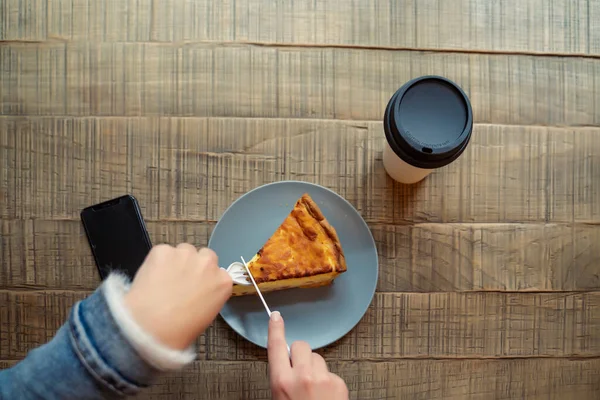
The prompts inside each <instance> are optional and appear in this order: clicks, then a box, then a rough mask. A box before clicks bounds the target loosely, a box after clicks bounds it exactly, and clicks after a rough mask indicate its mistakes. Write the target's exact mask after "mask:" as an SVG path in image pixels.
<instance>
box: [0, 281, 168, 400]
mask: <svg viewBox="0 0 600 400" xmlns="http://www.w3.org/2000/svg"><path fill="white" fill-rule="evenodd" d="M158 374H159V371H158V370H157V369H155V368H153V367H152V366H150V365H149V364H148V363H147V362H146V361H144V360H143V359H142V358H141V357H140V356H139V355H138V353H137V352H136V351H135V349H134V348H133V347H132V346H131V345H130V343H129V342H128V340H127V338H126V337H125V336H123V333H122V332H121V330H120V329H119V326H118V325H117V323H116V322H115V319H114V318H113V316H112V314H111V312H110V309H109V307H108V304H107V302H106V298H105V296H104V294H103V291H102V286H101V287H100V288H99V289H98V290H96V291H95V292H94V293H93V294H92V295H91V296H90V297H88V298H87V299H85V300H83V301H81V302H79V303H77V304H76V305H75V306H74V307H73V309H72V310H71V313H70V315H69V320H68V321H67V322H66V323H65V324H64V325H63V326H62V327H61V328H60V329H59V330H58V332H57V334H56V336H55V337H54V338H53V339H52V340H51V341H50V342H49V343H47V344H45V345H43V346H41V347H39V348H37V349H35V350H32V351H31V352H29V354H28V355H27V357H26V358H25V359H24V360H23V361H21V362H20V363H18V364H16V365H15V366H13V367H12V368H9V369H6V370H3V371H0V399H2V400H9V399H22V400H28V399H51V400H52V399H82V400H85V399H119V398H123V397H125V396H127V395H133V394H136V393H137V392H139V391H140V389H142V388H144V387H147V386H148V385H149V384H150V383H151V382H152V381H153V380H154V379H155V378H156V377H157V375H158Z"/></svg>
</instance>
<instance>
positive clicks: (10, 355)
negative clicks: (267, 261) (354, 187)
mask: <svg viewBox="0 0 600 400" xmlns="http://www.w3.org/2000/svg"><path fill="white" fill-rule="evenodd" d="M85 294H86V292H63V291H36V292H31V291H27V292H15V291H0V329H2V331H1V334H0V358H1V359H20V358H22V357H24V356H25V354H26V353H27V351H28V350H30V349H32V348H34V347H36V346H38V345H40V344H42V343H45V342H46V341H47V340H49V339H50V338H51V337H52V335H53V334H54V333H55V331H56V330H57V329H58V328H59V327H60V325H61V324H62V323H63V321H64V320H65V319H66V316H67V312H68V308H69V307H70V306H71V305H72V304H74V303H75V302H76V301H77V300H79V299H81V298H82V297H83V296H85ZM198 351H199V357H201V358H205V357H206V358H208V359H213V360H264V359H265V357H266V353H265V351H264V350H262V349H259V348H257V347H256V346H255V345H253V344H251V343H249V342H247V341H245V340H244V339H242V338H241V337H239V336H238V335H237V334H236V333H234V332H233V331H232V330H231V329H230V328H229V327H228V326H227V325H226V324H225V323H224V322H223V321H222V320H221V319H220V318H219V319H217V321H216V322H215V323H214V324H213V325H212V326H211V327H210V328H209V329H208V330H207V332H206V333H205V334H204V335H203V336H202V337H201V338H200V339H199V350H198ZM321 353H323V354H324V355H325V356H326V357H327V358H329V359H338V360H340V359H341V360H386V359H396V358H464V357H469V358H498V357H499V358H503V357H596V356H598V355H600V292H585V293H559V294H549V293H545V294H532V293H500V292H487V293H485V292H480V293H425V294H421V293H411V294H403V293H378V294H376V295H375V298H374V300H373V303H372V304H371V306H370V307H369V310H368V311H367V313H366V314H365V316H364V317H363V319H362V321H361V322H360V323H359V324H358V325H357V326H356V327H355V328H354V330H352V331H351V332H350V333H349V334H348V335H346V336H345V337H344V338H342V339H341V340H340V341H338V342H337V343H335V344H333V345H332V346H330V347H329V348H327V349H324V350H322V351H321Z"/></svg>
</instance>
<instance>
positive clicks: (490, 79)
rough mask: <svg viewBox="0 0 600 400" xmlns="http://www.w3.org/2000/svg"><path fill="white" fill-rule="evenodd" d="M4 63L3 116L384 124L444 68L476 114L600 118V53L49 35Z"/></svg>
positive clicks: (517, 118)
mask: <svg viewBox="0 0 600 400" xmlns="http://www.w3.org/2000/svg"><path fill="white" fill-rule="evenodd" d="M0 68H2V70H3V71H5V73H3V74H2V76H1V77H0V92H2V94H3V95H2V98H0V100H1V102H0V113H2V114H28V115H32V114H34V115H35V114H43V115H105V116H107V115H168V116H224V117H281V118H294V117H298V118H335V119H355V120H381V117H382V115H383V111H384V109H385V105H386V104H387V102H388V100H389V98H390V96H391V95H392V94H393V93H394V92H395V91H396V89H398V87H400V86H401V85H402V84H403V83H404V82H406V81H408V80H409V79H411V78H413V77H416V76H420V75H426V74H439V75H444V76H447V77H448V78H450V79H453V80H454V81H456V82H457V83H458V84H459V85H461V86H462V87H463V88H464V89H465V91H466V92H467V93H468V94H469V97H470V99H471V102H472V104H473V111H474V118H475V121H476V122H480V123H498V124H521V125H525V124H529V125H530V124H539V125H598V124H600V114H599V113H597V112H596V111H597V110H598V105H599V104H600V80H599V79H597V78H596V76H599V75H600V59H585V58H559V57H534V56H529V55H487V54H463V53H431V52H419V51H404V50H402V51H387V50H361V49H351V48H302V47H295V48H289V47H283V48H280V47H265V46H254V45H230V46H223V45H214V44H159V43H152V44H139V43H138V44H132V43H67V44H64V43H57V42H52V43H30V44H24V43H21V44H19V43H10V44H8V45H3V46H0ZM548 82H552V85H549V84H547V83H548Z"/></svg>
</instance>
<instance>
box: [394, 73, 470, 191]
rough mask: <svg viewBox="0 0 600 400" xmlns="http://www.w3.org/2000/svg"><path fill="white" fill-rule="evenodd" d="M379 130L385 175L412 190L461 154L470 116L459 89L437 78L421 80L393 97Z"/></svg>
mask: <svg viewBox="0 0 600 400" xmlns="http://www.w3.org/2000/svg"><path fill="white" fill-rule="evenodd" d="M383 128H384V130H385V137H386V140H387V143H386V146H385V149H384V151H383V165H384V167H385V170H386V172H387V173H388V175H390V176H391V177H392V178H393V179H394V180H396V181H398V182H401V183H406V184H411V183H416V182H419V181H420V180H422V179H424V178H425V177H426V176H427V175H429V174H430V173H432V172H433V171H435V170H436V169H438V168H441V167H444V166H446V165H448V164H450V163H451V162H452V161H454V160H456V159H457V158H458V157H459V156H460V155H461V154H462V152H463V151H464V150H465V148H466V147H467V145H468V144H469V140H470V139H471V132H472V131H473V111H472V110H471V103H470V102H469V98H468V97H467V95H466V94H465V92H464V91H463V90H462V89H461V88H460V87H459V86H458V85H457V84H455V83H454V82H452V81H450V80H449V79H446V78H443V77H441V76H422V77H420V78H416V79H413V80H411V81H410V82H407V83H406V84H404V85H403V86H402V87H401V88H400V89H398V91H397V92H396V93H394V95H393V96H392V98H391V99H390V101H389V103H388V105H387V107H386V110H385V115H384V118H383Z"/></svg>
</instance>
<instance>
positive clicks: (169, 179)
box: [0, 0, 600, 400]
mask: <svg viewBox="0 0 600 400" xmlns="http://www.w3.org/2000/svg"><path fill="white" fill-rule="evenodd" d="M0 40H2V41H1V42H0V114H2V115H1V116H0V203H1V205H2V206H1V207H0V218H1V220H0V229H1V236H2V237H1V247H0V258H1V267H0V289H1V290H0V360H3V361H1V364H0V365H1V366H8V365H11V364H14V363H15V362H17V361H18V360H20V359H22V358H23V357H24V356H25V355H26V353H27V351H28V350H30V349H32V348H34V347H36V346H38V345H40V344H42V343H45V342H46V341H48V340H49V339H50V338H51V337H52V336H53V334H54V333H55V331H56V330H57V328H58V327H59V326H60V325H61V324H62V323H63V321H64V320H65V318H66V317H67V313H68V310H69V308H70V307H71V306H72V305H73V303H74V302H75V301H77V300H79V299H82V298H84V297H85V296H86V295H88V294H89V293H90V292H91V291H92V290H94V288H96V287H97V285H98V284H99V282H100V279H99V277H98V274H97V271H96V268H95V266H94V262H93V260H92V257H91V254H90V251H89V248H88V245H87V242H86V239H85V236H84V233H83V230H82V227H81V224H80V222H79V219H78V217H79V212H80V210H81V209H82V208H83V207H84V206H86V205H89V204H93V203H95V202H98V201H101V200H104V199H108V198H111V197H114V196H117V195H120V194H123V193H131V194H133V195H135V196H136V197H137V198H138V200H139V201H140V203H141V206H142V208H143V214H144V216H145V218H146V220H147V221H148V227H149V231H150V234H151V237H152V239H153V241H154V242H155V243H159V242H168V243H172V244H175V243H177V242H180V241H189V242H192V243H194V244H196V245H198V246H201V245H205V244H206V243H207V240H208V238H209V235H210V233H211V230H212V228H213V227H214V225H215V222H216V221H217V220H218V219H219V217H220V216H221V214H222V213H223V211H224V210H225V208H226V207H227V206H228V205H229V204H231V202H232V201H234V200H235V199H236V198H238V197H239V196H240V195H242V194H243V193H245V192H246V191H248V190H249V189H252V188H254V187H257V186H259V185H262V184H264V183H268V182H273V181H278V180H284V179H296V180H304V181H310V182H316V183H319V184H321V185H324V186H327V187H329V188H331V189H333V190H335V191H336V192H338V193H339V194H341V195H342V196H344V197H345V198H346V199H348V200H349V201H350V202H351V203H352V204H353V205H354V206H355V207H356V208H357V209H358V210H359V211H360V213H361V214H362V216H363V217H364V218H365V220H366V221H367V222H368V224H369V226H370V227H371V229H372V232H373V235H374V237H375V239H376V241H377V247H378V251H379V255H380V264H381V265H380V279H379V285H378V292H377V294H376V296H375V298H374V300H373V303H372V305H371V307H370V309H369V311H368V312H367V314H366V315H365V317H364V318H363V320H362V321H361V322H360V324H359V325H358V326H357V327H356V328H355V329H354V330H353V331H352V332H351V333H350V334H348V335H347V336H346V337H344V338H343V339H342V340H340V341H339V342H338V343H336V344H334V345H332V346H331V347H329V348H327V349H324V350H322V351H321V354H323V355H324V356H325V357H326V358H327V360H328V362H329V363H330V366H331V368H332V370H333V371H335V372H337V373H338V374H340V375H341V376H342V377H343V378H344V379H345V380H346V382H347V383H348V386H349V388H350V390H351V393H352V396H351V397H352V398H355V399H383V398H416V399H463V398H464V399H485V400H489V399H514V398H532V399H577V400H583V399H597V398H598V396H599V395H600V291H599V289H600V2H598V1H596V0H589V1H584V0H575V1H564V2H562V1H551V0H527V1H521V0H507V1H497V2H491V1H487V0H437V1H436V0H428V1H410V0H398V1H396V0H381V1H367V0H364V1H359V0H353V1H350V0H347V1H342V0H327V1H326V0H314V1H304V0H296V1H272V0H237V1H236V0H224V1H211V0H193V1H192V0H187V1H184V0H170V1H166V0H165V1H149V0H136V1H134V0H47V1H42V0H2V1H1V2H0ZM430 73H435V74H440V75H444V76H446V77H448V78H450V79H453V80H454V81H456V82H457V83H459V84H460V85H461V86H462V87H463V88H464V90H465V91H466V92H467V93H468V95H469V97H470V99H471V102H472V105H473V110H474V117H475V121H476V126H475V128H474V136H473V139H472V141H471V144H470V145H469V147H468V150H467V151H466V153H465V154H464V155H463V156H462V157H461V158H460V159H459V161H457V162H456V163H454V164H452V165H451V166H449V167H447V168H445V169H442V170H440V171H438V172H436V173H434V174H433V175H431V176H430V177H429V178H427V180H426V181H425V182H423V183H422V184H420V185H415V186H410V187H408V186H403V185H400V184H396V183H394V182H393V181H392V180H390V179H389V178H388V177H387V176H386V174H385V172H384V170H383V166H382V161H381V150H382V148H383V144H384V136H383V134H382V124H381V119H382V114H383V110H384V107H385V105H386V103H387V101H388V99H389V97H390V96H391V95H392V93H393V92H394V91H395V90H396V89H397V88H398V87H399V86H401V85H402V84H403V83H404V82H406V81H407V80H409V79H410V78H412V77H416V76H419V75H424V74H430ZM198 349H199V353H198V361H196V362H195V363H194V364H193V365H192V366H191V368H189V369H186V370H185V371H183V372H181V373H178V374H176V375H173V376H170V377H167V378H165V379H163V380H161V381H160V383H159V384H158V385H157V386H155V387H153V388H152V389H151V390H149V391H148V392H146V394H145V395H144V396H141V398H152V399H163V398H164V399H167V398H177V399H183V398H185V399H195V398H206V399H238V398H240V399H241V398H244V399H266V398H269V389H268V382H267V377H266V371H267V365H266V363H265V359H266V353H265V351H263V350H261V349H259V348H257V347H255V346H254V345H251V344H249V343H247V342H246V341H244V340H242V339H241V338H240V337H238V336H237V335H236V334H235V333H233V332H232V331H231V330H230V329H229V327H228V326H227V325H226V324H225V323H224V322H223V321H222V320H220V319H219V320H217V321H216V322H215V323H214V325H213V326H212V327H210V328H209V329H208V331H207V332H206V333H205V334H204V335H203V336H202V337H201V338H200V339H199V340H198Z"/></svg>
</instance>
